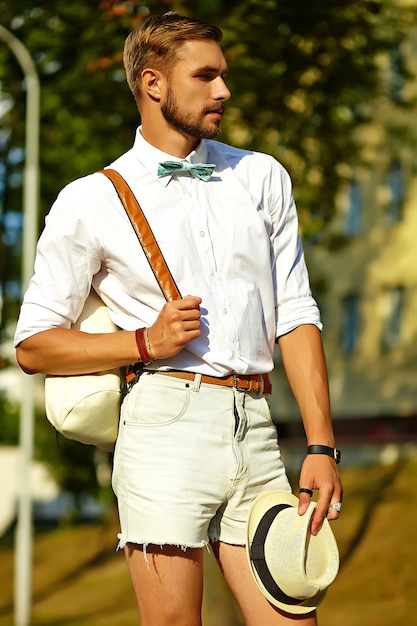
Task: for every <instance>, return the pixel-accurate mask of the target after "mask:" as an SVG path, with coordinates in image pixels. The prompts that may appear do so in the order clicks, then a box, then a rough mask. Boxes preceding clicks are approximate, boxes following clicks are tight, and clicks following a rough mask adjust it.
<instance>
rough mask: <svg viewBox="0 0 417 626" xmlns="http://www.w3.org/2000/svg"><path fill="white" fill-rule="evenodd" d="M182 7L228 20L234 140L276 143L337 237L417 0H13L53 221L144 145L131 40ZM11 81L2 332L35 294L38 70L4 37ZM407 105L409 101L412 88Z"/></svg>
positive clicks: (228, 131)
mask: <svg viewBox="0 0 417 626" xmlns="http://www.w3.org/2000/svg"><path fill="white" fill-rule="evenodd" d="M169 9H174V10H178V11H179V12H182V13H184V14H189V15H192V16H195V17H201V18H204V19H207V20H208V21H211V22H213V23H215V24H217V25H218V26H220V27H221V28H222V29H223V31H224V50H225V54H226V57H227V60H228V64H229V75H228V78H227V82H228V86H229V87H230V88H231V91H232V94H233V96H232V100H231V101H230V103H228V107H227V113H226V115H225V119H224V125H223V128H224V132H223V135H222V136H221V139H222V140H224V141H230V142H231V143H234V144H235V145H238V146H242V147H245V148H249V149H254V150H261V151H266V152H269V153H271V154H273V155H275V156H276V157H277V158H278V159H279V160H280V161H281V162H282V163H283V164H284V166H286V167H287V168H288V170H289V171H290V174H291V176H292V178H293V181H294V187H295V195H296V199H297V204H298V207H299V213H300V222H301V228H302V230H303V233H304V236H305V237H306V238H308V237H311V236H315V237H316V238H317V234H318V233H321V234H322V237H321V239H322V241H325V237H323V233H325V232H326V231H325V225H326V223H327V222H328V221H329V219H330V218H331V216H332V214H333V212H334V199H335V194H336V192H337V190H338V188H339V185H340V182H341V180H342V179H343V176H345V175H346V172H347V171H348V168H346V167H344V165H346V164H350V163H352V162H354V161H355V159H357V146H356V144H355V141H354V132H353V131H354V130H355V128H357V127H358V125H360V124H362V123H364V122H366V121H367V120H368V119H370V118H371V117H372V112H373V106H372V103H374V102H375V101H377V100H378V99H381V98H387V97H390V96H391V95H392V93H390V92H389V85H388V83H387V81H386V75H385V74H383V73H381V68H380V63H379V60H380V58H381V55H385V56H386V57H388V58H389V57H390V56H392V54H393V51H395V54H396V59H397V62H398V60H399V61H401V46H400V45H399V43H398V42H401V36H402V34H403V33H404V32H405V31H406V30H407V29H408V28H409V27H410V24H411V23H412V22H413V20H414V19H415V11H414V9H413V8H410V4H408V5H404V4H402V3H400V4H399V3H397V2H395V0H344V2H343V3H341V2H340V1H339V0H295V1H293V2H287V1H284V0H200V1H197V0H182V1H177V2H176V1H172V0H171V1H170V0H148V1H143V2H141V1H140V0H102V1H101V2H100V3H99V0H97V3H96V2H83V1H81V0H73V2H67V1H64V0H54V1H53V2H52V1H51V0H42V2H40V1H38V0H13V2H11V0H0V15H1V22H2V24H3V26H5V27H6V28H8V29H9V30H10V31H11V32H13V34H14V35H15V36H16V37H18V38H19V39H20V40H21V41H22V43H24V45H25V46H26V47H27V49H28V50H29V51H30V53H31V55H32V57H33V59H34V61H35V63H36V66H37V69H38V72H39V76H40V83H41V129H40V174H41V177H40V220H39V229H41V227H42V222H43V216H44V215H45V214H46V213H47V211H48V209H49V207H50V205H51V203H52V202H53V200H54V198H55V197H56V194H57V193H58V191H59V190H60V189H61V188H62V187H63V186H64V185H65V184H66V183H68V182H69V181H70V180H72V179H74V178H76V177H78V176H83V175H85V174H87V173H90V172H92V171H94V170H96V169H99V168H101V167H103V166H104V165H105V164H107V163H109V162H110V161H112V160H113V159H114V158H115V157H117V156H118V155H119V154H120V153H122V152H123V151H125V150H126V149H128V148H129V147H130V145H131V143H132V140H133V132H134V129H135V127H136V126H137V124H138V113H137V110H136V105H135V103H134V100H133V98H132V96H131V94H130V92H129V89H128V87H127V85H126V84H125V77H124V72H123V68H122V62H121V51H122V48H123V42H124V39H125V37H126V35H127V33H128V32H129V31H130V30H131V28H132V26H134V25H135V24H137V23H139V22H140V21H141V20H142V19H143V18H144V16H145V15H147V14H148V12H149V11H150V12H152V13H163V12H165V11H166V10H169ZM399 68H400V69H401V63H397V66H396V72H397V73H396V77H397V78H398V75H399V72H400V69H399ZM391 78H392V76H391ZM0 86H1V91H0V262H1V266H0V290H1V292H0V297H1V299H2V315H1V317H0V320H1V322H0V332H1V330H2V329H4V328H5V326H6V324H7V322H8V321H9V320H10V319H15V317H16V315H17V309H18V303H19V300H20V297H21V294H20V292H19V288H18V287H19V276H20V254H21V243H20V242H21V226H22V222H21V219H20V217H19V216H21V192H22V190H21V185H22V171H23V165H24V141H25V128H24V120H25V91H24V81H23V79H22V73H21V70H20V67H19V65H18V63H17V61H16V59H15V58H14V56H13V54H12V53H11V52H10V50H8V48H7V47H6V46H4V45H2V43H1V42H0ZM397 96H398V94H397ZM398 106H405V103H403V102H401V97H399V98H398ZM41 439H42V437H41ZM63 480H64V479H63Z"/></svg>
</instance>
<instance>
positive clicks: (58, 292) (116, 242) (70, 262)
mask: <svg viewBox="0 0 417 626" xmlns="http://www.w3.org/2000/svg"><path fill="white" fill-rule="evenodd" d="M187 159H188V160H189V161H191V162H192V163H201V162H204V163H213V164H215V165H216V168H215V170H214V173H213V175H212V177H211V178H210V180H209V181H208V182H203V181H201V180H198V179H196V178H194V177H192V176H191V175H190V174H189V173H178V172H176V173H175V174H173V175H168V176H164V177H161V178H158V177H157V168H158V163H159V162H161V161H166V160H179V159H177V158H175V157H172V155H169V154H166V153H164V152H161V151H160V150H158V149H157V148H155V147H153V146H151V145H150V144H149V143H147V142H146V141H145V140H144V139H143V137H142V135H141V132H140V129H138V131H137V134H136V139H135V143H134V145H133V147H132V148H131V149H130V150H129V151H128V152H126V153H125V154H124V155H122V156H121V157H120V158H119V159H117V160H116V161H115V162H114V163H112V164H111V166H110V167H112V168H113V169H116V170H117V171H119V172H120V173H121V174H122V175H123V176H124V178H125V179H126V180H127V182H128V183H129V185H130V187H131V188H132V191H133V192H134V194H135V195H136V197H137V199H138V201H139V203H140V205H141V207H142V209H143V211H144V213H145V215H146V217H147V219H148V221H149V223H150V226H151V228H152V230H153V231H154V234H155V237H156V240H157V242H158V244H159V246H160V248H161V250H162V253H163V254H164V256H165V259H166V261H167V264H168V267H169V268H170V270H171V273H172V274H173V276H174V278H175V281H176V283H177V285H178V287H179V290H180V292H181V294H182V295H184V296H185V295H193V296H200V297H201V298H202V304H201V312H202V317H201V324H202V334H201V337H200V338H199V339H196V340H195V341H193V342H192V343H190V344H188V346H187V347H186V348H185V349H184V350H182V352H181V353H180V354H178V355H177V356H175V357H172V358H171V359H166V360H164V361H156V362H155V363H153V364H152V365H153V367H154V368H163V369H167V368H173V369H183V370H189V371H194V372H199V373H202V374H209V375H213V376H224V375H227V374H229V373H231V372H236V373H239V374H251V373H266V372H269V371H270V370H271V369H272V367H273V351H274V342H275V339H276V337H278V336H280V335H282V334H284V333H287V332H289V331H291V330H293V329H294V328H296V327H297V326H299V325H300V324H315V325H316V326H318V327H319V328H321V323H320V314H319V311H318V308H317V305H316V302H315V300H314V299H313V297H312V295H311V291H310V286H309V280H308V274H307V270H306V267H305V262H304V255H303V250H302V245H301V242H300V239H299V237H298V223H297V215H296V209H295V204H294V200H293V196H292V190H291V181H290V178H289V176H288V174H287V172H286V171H285V170H284V168H283V167H282V166H281V165H280V164H279V163H278V162H277V161H276V160H275V159H273V158H272V157H271V156H268V155H265V154H261V153H255V152H250V151H244V150H240V149H237V148H233V147H231V146H228V145H226V144H223V143H220V142H218V141H211V140H203V141H201V142H200V144H199V145H198V147H197V149H196V150H195V151H193V152H192V153H191V154H190V155H189V156H188V157H187ZM91 284H93V286H94V288H95V289H96V291H97V292H98V294H99V295H100V296H101V298H102V299H103V300H104V302H105V303H106V304H107V306H108V308H109V311H110V314H111V317H112V319H113V321H114V322H115V323H116V324H117V325H118V326H119V327H120V328H122V329H125V330H134V329H136V328H138V327H141V326H150V325H151V324H153V322H154V321H155V319H156V317H157V316H158V313H159V312H160V310H161V309H162V307H163V305H164V303H165V299H164V297H163V295H162V293H161V291H160V289H159V287H158V284H157V282H156V280H155V277H154V275H153V273H152V271H151V269H150V267H149V265H148V262H147V260H146V258H145V255H144V254H143V251H142V249H141V246H140V244H139V242H138V239H137V237H136V235H135V233H134V231H133V229H132V226H131V225H130V222H129V220H128V218H127V216H126V213H125V211H124V209H123V207H122V205H121V203H120V201H119V199H118V197H117V194H116V192H115V190H114V188H113V185H112V183H111V182H110V181H109V180H108V179H107V178H106V177H105V176H103V175H102V174H98V173H94V174H91V175H89V176H86V177H84V178H81V179H78V180H76V181H74V182H72V183H70V184H69V185H67V186H66V187H65V188H64V189H63V190H62V191H61V193H60V194H59V196H58V198H57V200H56V202H55V203H54V205H53V206H52V208H51V211H50V213H49V215H48V216H47V218H46V225H45V229H44V231H43V233H42V235H41V237H40V239H39V243H38V248H37V255H36V261H35V274H34V277H33V278H32V280H31V282H30V285H29V288H28V290H27V292H26V294H25V297H24V302H23V304H22V308H21V312H20V317H19V320H18V325H17V330H16V335H15V344H16V345H17V344H19V343H20V342H21V341H23V340H24V339H26V338H27V337H29V336H31V335H33V334H35V333H38V332H40V331H43V330H47V329H50V328H54V327H63V328H69V327H70V326H71V323H72V322H73V321H74V320H76V319H77V317H78V315H79V313H80V311H81V309H82V307H83V303H84V301H85V299H86V297H87V295H88V293H89V290H90V286H91Z"/></svg>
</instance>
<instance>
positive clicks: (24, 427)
mask: <svg viewBox="0 0 417 626" xmlns="http://www.w3.org/2000/svg"><path fill="white" fill-rule="evenodd" d="M0 40H2V41H4V43H6V44H7V46H8V47H9V48H10V50H11V51H12V52H13V54H14V55H15V57H16V58H17V60H18V62H19V64H20V66H21V68H22V71H23V74H24V77H25V85H26V134H25V137H26V140H25V170H24V182H23V216H24V222H23V225H24V228H23V268H22V283H23V288H24V289H26V287H27V285H28V283H29V280H30V278H31V276H32V273H33V261H34V258H35V248H36V240H37V214H38V192H39V93H40V87H39V78H38V73H37V71H36V67H35V64H34V62H33V60H32V57H31V56H30V54H29V52H28V50H27V48H26V47H25V46H24V45H23V44H22V42H21V41H20V40H19V39H17V38H16V37H15V36H14V35H13V34H12V33H11V32H10V31H8V30H7V29H6V28H4V27H3V26H1V25H0ZM22 377H24V380H23V385H24V389H25V391H24V393H23V394H22V403H21V411H20V490H19V501H18V517H17V533H16V561H15V626H28V625H29V624H30V614H31V600H32V494H31V476H30V469H31V463H32V457H33V424H34V377H33V376H27V375H25V374H23V373H22Z"/></svg>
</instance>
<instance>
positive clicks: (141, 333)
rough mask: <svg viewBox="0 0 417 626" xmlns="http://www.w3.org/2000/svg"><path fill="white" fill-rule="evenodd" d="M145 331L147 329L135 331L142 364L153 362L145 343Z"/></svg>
mask: <svg viewBox="0 0 417 626" xmlns="http://www.w3.org/2000/svg"><path fill="white" fill-rule="evenodd" d="M145 330H146V328H138V329H137V330H135V339H136V345H137V347H138V352H139V359H140V360H141V361H142V363H145V364H146V363H150V362H151V361H152V358H151V355H150V354H149V351H148V348H147V347H146V341H145Z"/></svg>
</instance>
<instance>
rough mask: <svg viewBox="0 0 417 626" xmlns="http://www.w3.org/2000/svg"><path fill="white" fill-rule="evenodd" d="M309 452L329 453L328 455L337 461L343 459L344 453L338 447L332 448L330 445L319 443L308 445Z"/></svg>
mask: <svg viewBox="0 0 417 626" xmlns="http://www.w3.org/2000/svg"><path fill="white" fill-rule="evenodd" d="M307 454H327V456H331V457H332V459H334V460H335V461H336V463H340V461H341V460H342V453H341V452H340V450H338V449H337V448H331V447H330V446H320V445H318V444H313V445H312V446H307Z"/></svg>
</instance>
